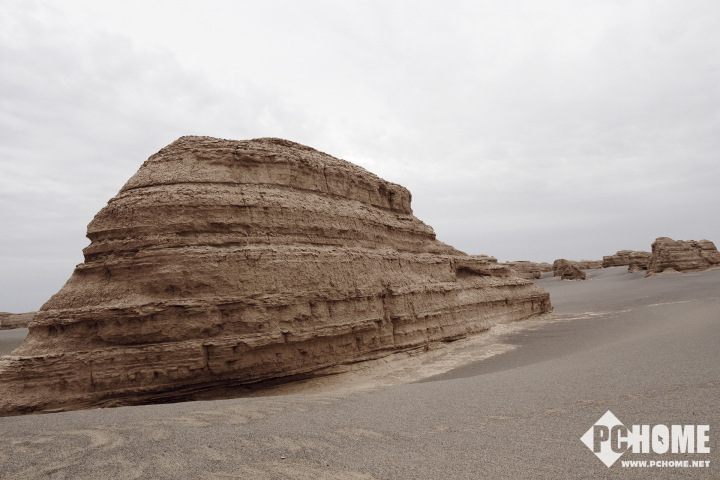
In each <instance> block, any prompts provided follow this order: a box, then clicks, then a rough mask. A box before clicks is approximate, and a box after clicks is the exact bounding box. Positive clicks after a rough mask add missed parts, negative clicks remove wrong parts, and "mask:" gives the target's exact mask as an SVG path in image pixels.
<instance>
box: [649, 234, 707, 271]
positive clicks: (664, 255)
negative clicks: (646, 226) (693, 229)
mask: <svg viewBox="0 0 720 480" xmlns="http://www.w3.org/2000/svg"><path fill="white" fill-rule="evenodd" d="M718 267H720V252H718V250H717V248H716V247H715V244H714V243H713V242H711V241H709V240H700V241H695V240H686V241H683V240H673V239H672V238H668V237H659V238H657V239H655V241H654V242H653V243H652V257H651V258H650V263H649V264H648V267H647V271H648V272H647V274H646V275H645V276H646V277H651V276H653V275H659V274H661V273H664V272H667V271H671V272H672V271H674V272H699V271H703V270H708V269H710V268H718Z"/></svg>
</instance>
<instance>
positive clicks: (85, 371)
mask: <svg viewBox="0 0 720 480" xmlns="http://www.w3.org/2000/svg"><path fill="white" fill-rule="evenodd" d="M410 200H411V196H410V192H409V191H408V190H406V189H405V188H403V187H401V186H399V185H396V184H393V183H390V182H387V181H385V180H382V179H380V178H378V177H377V176H375V175H373V174H372V173H370V172H368V171H366V170H364V169H362V168H360V167H358V166H356V165H353V164H351V163H349V162H346V161H343V160H339V159H336V158H334V157H331V156H329V155H326V154H324V153H321V152H318V151H316V150H314V149H312V148H309V147H305V146H302V145H299V144H296V143H292V142H288V141H285V140H280V139H257V140H249V141H229V140H220V139H214V138H209V137H182V138H180V139H179V140H177V141H175V142H174V143H172V144H171V145H169V146H167V147H165V148H163V149H162V150H160V151H159V152H158V153H156V154H155V155H153V156H151V157H150V158H149V159H148V160H147V161H146V162H145V163H144V164H143V165H142V167H141V168H140V170H139V171H138V172H137V173H136V174H135V175H134V176H133V177H132V178H131V179H130V180H129V181H128V182H127V184H126V185H125V186H124V187H123V188H122V189H121V191H120V192H119V193H118V195H117V196H115V197H114V198H113V199H111V200H110V201H109V202H108V204H107V206H106V207H104V208H103V209H102V210H101V211H100V212H99V213H98V214H97V215H96V216H95V218H94V219H93V221H92V222H91V223H90V225H89V226H88V232H87V236H88V238H89V239H90V241H91V244H90V245H89V246H88V247H87V248H85V249H84V251H83V253H84V256H85V261H84V263H82V264H80V265H78V267H77V268H76V269H75V271H74V273H73V275H72V277H71V278H70V279H69V280H68V282H67V283H66V284H65V286H64V287H63V288H62V289H61V290H60V291H59V292H58V293H57V294H56V295H54V296H53V297H52V298H51V299H50V300H49V301H48V302H47V303H46V304H45V305H43V307H42V308H41V310H40V311H39V312H38V313H37V314H36V316H35V318H34V319H33V321H32V322H31V323H30V325H29V335H28V337H27V339H26V340H25V342H24V343H23V344H22V345H21V346H20V347H19V348H18V349H17V350H16V351H15V352H13V355H12V356H6V357H2V358H1V359H0V376H2V379H3V381H2V384H0V414H4V415H11V414H20V413H29V412H42V411H57V410H67V409H77V408H90V407H97V406H113V405H129V404H138V403H152V402H158V401H176V400H185V399H192V398H195V395H196V394H198V393H199V392H200V393H202V392H207V391H211V390H213V389H218V388H234V387H236V386H239V385H247V384H251V383H253V382H260V381H264V380H268V379H277V378H281V377H286V378H297V377H298V376H302V375H309V374H312V373H313V372H318V371H321V369H323V368H326V367H333V366H337V365H342V364H347V363H353V362H359V361H363V360H368V359H374V358H379V357H383V356H386V355H389V354H392V353H394V352H399V351H409V350H423V349H425V348H427V346H428V345H429V344H430V343H433V342H443V341H452V340H456V339H460V338H463V337H466V336H468V335H471V334H474V333H478V332H481V331H483V330H486V329H488V328H490V327H491V326H493V325H495V324H498V323H503V322H512V321H516V320H522V319H525V318H528V317H530V316H533V315H536V314H540V313H543V312H549V311H551V309H552V306H551V305H550V299H549V294H548V293H547V292H546V291H545V290H542V289H541V288H539V287H537V286H536V285H534V284H533V283H532V282H530V281H528V280H525V279H522V278H519V277H518V276H516V275H515V274H514V273H513V271H512V270H511V269H510V268H508V267H507V266H504V265H498V264H497V263H496V262H494V261H493V260H494V259H492V258H491V257H486V256H471V255H466V254H464V253H463V252H460V251H458V250H455V249H454V248H452V247H450V246H448V245H446V244H444V243H442V242H440V241H438V240H436V239H435V234H434V232H433V229H432V228H431V227H429V226H428V225H425V224H424V223H423V222H421V221H420V220H418V219H417V218H416V217H415V216H413V213H412V210H411V208H410Z"/></svg>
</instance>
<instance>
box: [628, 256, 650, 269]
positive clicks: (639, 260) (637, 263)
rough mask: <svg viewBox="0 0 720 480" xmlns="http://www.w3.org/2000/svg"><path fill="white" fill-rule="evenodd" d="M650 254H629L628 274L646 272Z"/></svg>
mask: <svg viewBox="0 0 720 480" xmlns="http://www.w3.org/2000/svg"><path fill="white" fill-rule="evenodd" d="M651 257H652V253H650V252H641V251H636V252H632V253H631V254H630V258H629V263H628V273H633V272H639V271H640V270H647V268H648V265H649V264H650V258H651Z"/></svg>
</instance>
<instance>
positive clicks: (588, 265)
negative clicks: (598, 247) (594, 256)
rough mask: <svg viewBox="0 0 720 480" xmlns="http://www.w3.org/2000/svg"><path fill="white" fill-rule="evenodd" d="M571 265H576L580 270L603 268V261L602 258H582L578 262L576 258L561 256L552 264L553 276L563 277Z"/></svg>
mask: <svg viewBox="0 0 720 480" xmlns="http://www.w3.org/2000/svg"><path fill="white" fill-rule="evenodd" d="M569 265H574V266H576V267H577V268H578V269H580V270H594V269H596V268H602V262H601V261H600V260H580V261H579V262H576V261H575V260H566V259H564V258H559V259H557V260H555V261H554V262H553V265H552V271H553V277H561V276H562V274H563V272H564V271H565V269H566V268H567V267H568V266H569ZM583 279H584V278H583Z"/></svg>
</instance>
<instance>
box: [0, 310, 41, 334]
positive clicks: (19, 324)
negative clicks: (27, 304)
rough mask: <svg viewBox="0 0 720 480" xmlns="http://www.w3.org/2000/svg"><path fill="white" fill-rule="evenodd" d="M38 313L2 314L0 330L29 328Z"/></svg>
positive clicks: (0, 316)
mask: <svg viewBox="0 0 720 480" xmlns="http://www.w3.org/2000/svg"><path fill="white" fill-rule="evenodd" d="M35 313H36V312H28V313H7V312H0V330H11V329H13V328H27V326H28V323H30V320H32V318H33V316H35Z"/></svg>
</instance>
